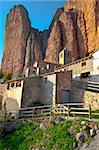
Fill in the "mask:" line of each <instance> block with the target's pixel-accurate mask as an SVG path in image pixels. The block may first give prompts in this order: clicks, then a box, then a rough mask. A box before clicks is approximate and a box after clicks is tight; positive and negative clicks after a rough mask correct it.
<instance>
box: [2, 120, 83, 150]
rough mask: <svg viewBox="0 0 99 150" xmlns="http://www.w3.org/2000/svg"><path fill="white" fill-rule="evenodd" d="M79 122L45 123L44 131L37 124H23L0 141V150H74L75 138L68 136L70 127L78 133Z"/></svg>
mask: <svg viewBox="0 0 99 150" xmlns="http://www.w3.org/2000/svg"><path fill="white" fill-rule="evenodd" d="M80 124H81V120H74V121H71V120H68V121H63V122H60V123H58V124H56V123H55V122H54V123H53V122H51V121H50V122H47V125H48V127H47V128H46V129H45V130H42V129H40V127H39V124H24V125H23V126H22V127H20V128H19V129H17V130H15V131H13V132H12V133H10V134H9V135H6V136H5V137H3V138H2V139H1V140H0V150H7V149H11V150H30V149H32V148H35V147H39V148H40V149H41V148H45V149H47V150H55V149H57V150H74V147H73V143H74V142H75V138H74V136H73V135H70V134H69V129H70V127H71V126H75V129H76V132H79V131H80V126H81V125H80Z"/></svg>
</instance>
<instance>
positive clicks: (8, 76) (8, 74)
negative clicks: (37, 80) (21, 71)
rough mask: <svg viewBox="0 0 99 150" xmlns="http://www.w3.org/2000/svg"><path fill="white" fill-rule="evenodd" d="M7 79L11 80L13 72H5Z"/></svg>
mask: <svg viewBox="0 0 99 150" xmlns="http://www.w3.org/2000/svg"><path fill="white" fill-rule="evenodd" d="M4 78H5V80H11V78H12V74H11V73H4Z"/></svg>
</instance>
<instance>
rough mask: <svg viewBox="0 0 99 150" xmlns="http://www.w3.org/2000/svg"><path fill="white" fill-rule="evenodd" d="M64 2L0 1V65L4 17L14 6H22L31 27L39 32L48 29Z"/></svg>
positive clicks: (55, 0) (48, 0) (34, 0)
mask: <svg viewBox="0 0 99 150" xmlns="http://www.w3.org/2000/svg"><path fill="white" fill-rule="evenodd" d="M65 2H66V0H0V64H1V61H2V55H3V50H4V29H5V23H6V16H7V14H8V13H9V11H10V9H11V8H13V7H14V5H23V6H24V7H25V8H26V9H27V11H28V14H29V18H30V21H31V25H32V27H34V28H37V29H39V30H44V29H48V27H49V25H50V23H51V21H52V19H53V16H54V13H55V11H56V10H57V8H60V7H63V6H64V4H65Z"/></svg>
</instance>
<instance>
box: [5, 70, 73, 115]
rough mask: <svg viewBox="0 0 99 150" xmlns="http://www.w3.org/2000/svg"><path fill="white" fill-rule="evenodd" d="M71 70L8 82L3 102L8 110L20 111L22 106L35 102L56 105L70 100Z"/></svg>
mask: <svg viewBox="0 0 99 150" xmlns="http://www.w3.org/2000/svg"><path fill="white" fill-rule="evenodd" d="M71 77H72V75H71V72H70V71H65V72H51V73H46V74H43V75H40V76H34V77H25V78H21V79H17V80H10V81H7V82H6V85H7V88H6V91H5V93H4V98H3V104H4V103H6V109H7V112H8V113H9V112H12V113H15V114H16V113H18V111H19V109H20V108H23V107H29V106H32V105H33V103H35V102H40V103H41V104H44V105H48V104H52V105H55V104H56V103H66V102H69V101H70V92H71Z"/></svg>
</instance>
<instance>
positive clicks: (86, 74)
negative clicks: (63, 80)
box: [80, 72, 90, 78]
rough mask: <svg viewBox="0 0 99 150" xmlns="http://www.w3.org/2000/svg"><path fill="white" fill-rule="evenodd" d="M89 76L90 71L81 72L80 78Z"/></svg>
mask: <svg viewBox="0 0 99 150" xmlns="http://www.w3.org/2000/svg"><path fill="white" fill-rule="evenodd" d="M89 76H90V72H85V73H81V76H80V77H81V78H88V77H89Z"/></svg>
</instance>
